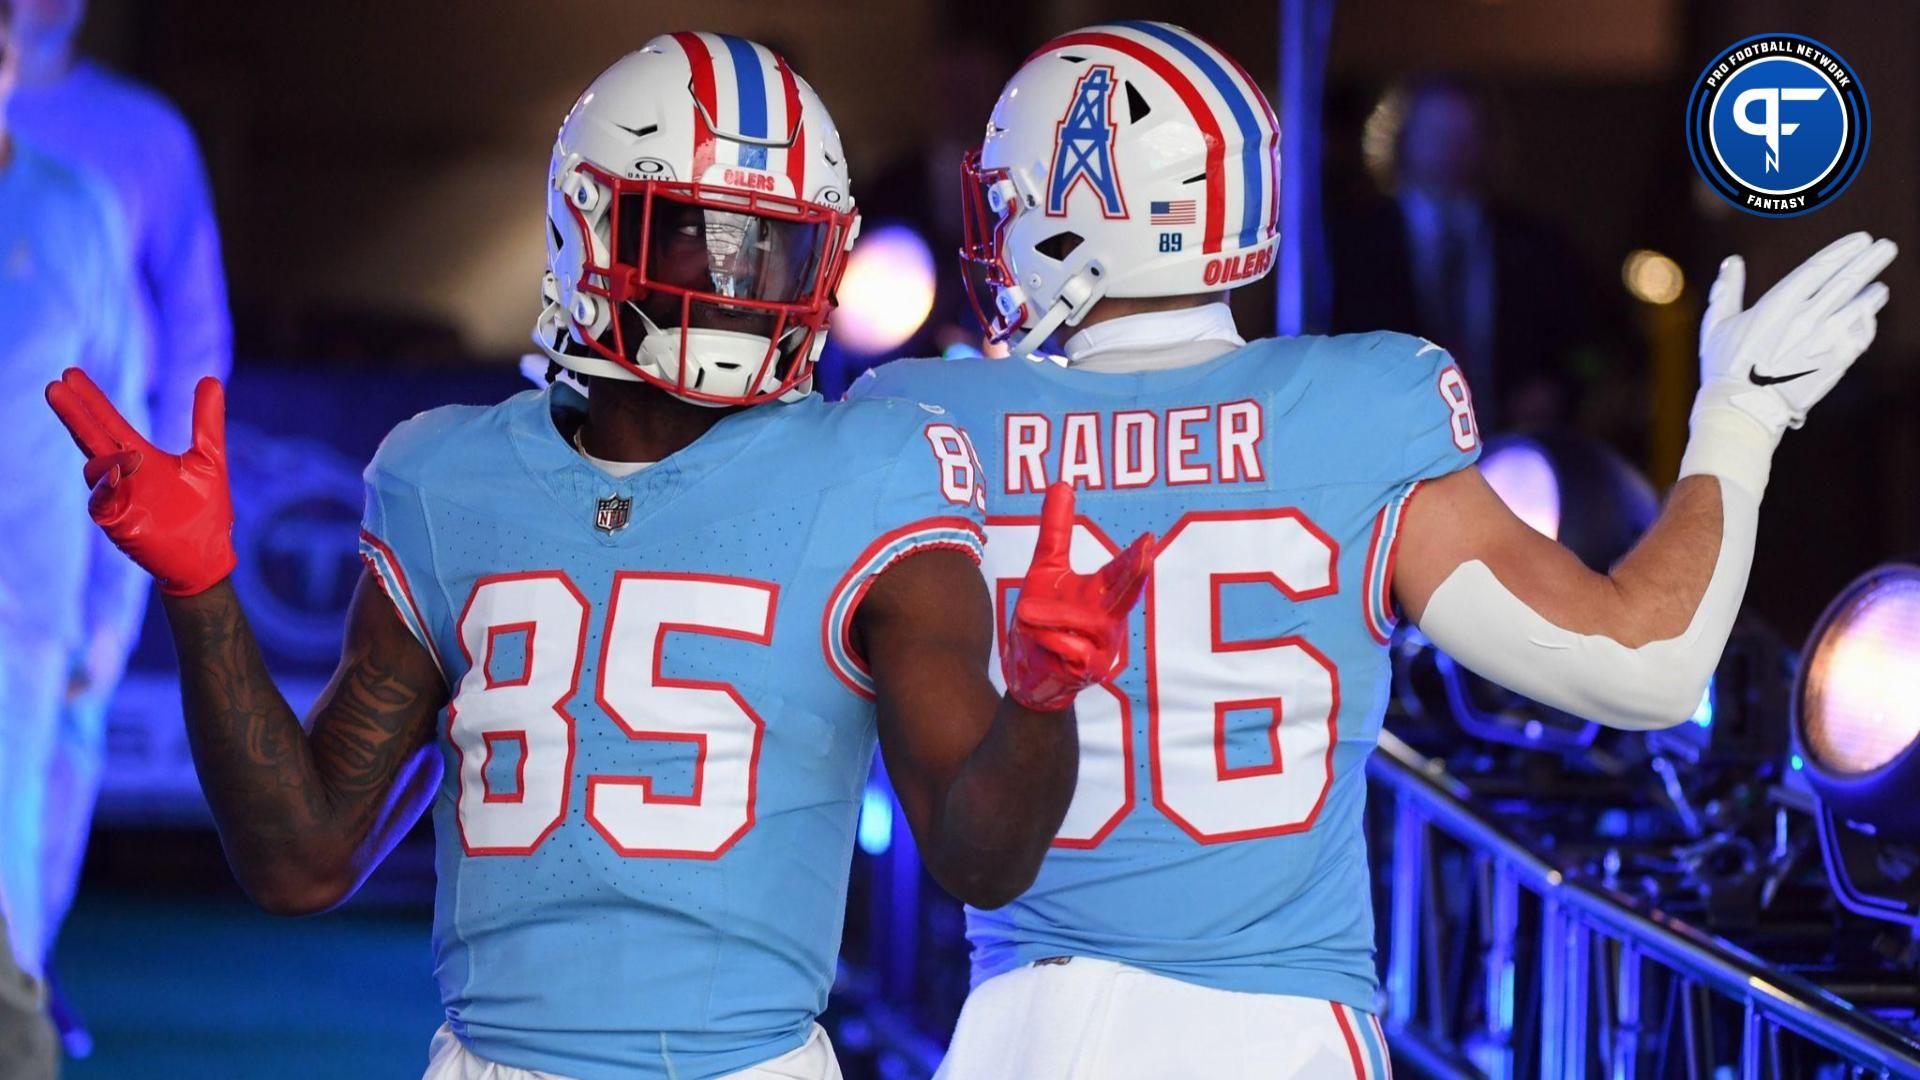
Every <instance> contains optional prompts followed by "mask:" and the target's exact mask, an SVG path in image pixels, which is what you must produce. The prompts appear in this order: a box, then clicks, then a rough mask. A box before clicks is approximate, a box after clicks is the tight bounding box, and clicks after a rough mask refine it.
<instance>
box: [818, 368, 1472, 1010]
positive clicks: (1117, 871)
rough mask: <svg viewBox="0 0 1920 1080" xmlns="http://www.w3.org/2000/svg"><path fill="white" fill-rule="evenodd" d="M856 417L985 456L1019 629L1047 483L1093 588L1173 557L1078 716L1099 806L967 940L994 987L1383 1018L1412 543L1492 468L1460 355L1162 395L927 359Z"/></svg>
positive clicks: (1076, 818)
mask: <svg viewBox="0 0 1920 1080" xmlns="http://www.w3.org/2000/svg"><path fill="white" fill-rule="evenodd" d="M855 394H856V396H860V397H883V396H884V397H897V398H908V399H913V400H917V401H925V402H931V403H934V404H937V405H940V406H943V407H944V408H945V409H946V410H947V412H948V414H949V415H950V416H951V417H952V418H953V419H954V420H955V421H956V422H957V423H959V424H961V425H962V426H964V427H965V428H966V429H967V430H969V431H970V432H971V433H972V434H973V436H974V439H975V442H976V443H977V445H978V449H979V451H980V456H981V459H982V462H983V465H984V470H985V477H986V486H987V490H988V497H989V499H990V500H992V505H993V510H994V514H993V515H992V516H989V518H988V519H987V521H988V526H987V531H988V536H989V541H990V542H989V544H988V547H987V558H986V561H985V563H984V565H983V571H984V572H985V573H986V574H987V576H988V580H989V582H990V583H994V584H995V585H996V588H995V594H996V597H997V598H998V600H999V602H1000V604H1001V605H1002V616H1001V618H1002V619H1004V618H1005V614H1004V612H1005V610H1006V605H1007V604H1009V603H1010V602H1011V593H1012V591H1013V590H1014V589H1015V588H1017V585H1018V581H1019V578H1020V574H1021V571H1022V569H1023V568H1024V567H1025V566H1026V562H1027V559H1028V558H1029V557H1030V554H1031V551H1032V547H1033V542H1034V537H1035V534H1036V532H1037V530H1036V528H1035V520H1036V519H1035V516H1034V515H1036V514H1037V513H1038V512H1039V506H1040V500H1041V493H1042V491H1043V490H1044V488H1045V486H1046V485H1047V483H1049V482H1051V481H1054V480H1067V481H1070V482H1073V483H1074V484H1075V485H1076V486H1077V487H1078V488H1079V503H1078V505H1079V510H1080V513H1081V514H1082V525H1081V528H1080V529H1079V530H1078V531H1077V533H1076V536H1075V544H1074V550H1073V559H1074V562H1075V564H1076V569H1082V570H1084V569H1086V568H1089V567H1091V566H1095V565H1098V564H1099V563H1100V562H1102V561H1104V560H1105V559H1106V558H1107V557H1108V555H1109V553H1110V552H1114V551H1117V550H1118V549H1119V546H1120V545H1123V544H1125V543H1126V542H1127V541H1129V540H1131V539H1132V538H1133V537H1134V536H1135V535H1136V534H1138V533H1140V532H1141V531H1143V530H1149V529H1150V530H1153V531H1154V532H1155V533H1157V534H1158V535H1159V536H1160V538H1161V546H1160V549H1159V553H1158V555H1157V558H1156V561H1155V564H1154V571H1153V578H1152V580H1151V582H1150V583H1149V585H1148V588H1147V596H1146V602H1145V603H1144V604H1143V605H1142V610H1141V611H1139V612H1137V613H1136V614H1135V615H1134V625H1133V632H1132V637H1131V644H1130V654H1129V656H1128V658H1127V664H1126V667H1125V668H1124V670H1123V671H1122V672H1121V673H1120V674H1119V675H1118V676H1117V677H1116V678H1115V679H1113V680H1112V682H1111V683H1110V684H1109V685H1107V686H1105V687H1099V688H1094V689H1090V690H1088V691H1086V692H1083V693H1082V694H1081V695H1080V697H1079V699H1078V702H1077V704H1076V708H1077V711H1078V713H1079V719H1080V752H1081V761H1080V779H1079V787H1078V788H1077V790H1076V791H1075V794H1074V801H1073V804H1072V807H1071V809H1070V810H1069V811H1068V814H1067V820H1066V824H1065V825H1064V826H1063V828H1062V829H1061V832H1060V835H1059V837H1058V838H1057V839H1056V840H1055V841H1054V845H1053V849H1052V850H1051V851H1050V852H1049V854H1048V856H1047V859H1046V862H1045V864H1044V866H1043V867H1042V869H1041V871H1040V877H1039V880H1038V881H1037V882H1036V883H1035V884H1034V886H1033V888H1032V889H1030V890H1028V892H1027V893H1026V895H1024V896H1022V897H1021V898H1020V899H1018V900H1016V901H1014V902H1013V903H1012V904H1009V905H1007V906H1006V907H1004V908H1001V909H1000V910H997V911H969V913H968V934H969V937H970V938H971V939H972V941H973V947H974V980H975V982H976V983H977V982H979V981H981V980H984V979H987V978H990V977H992V976H994V975H997V974H999V973H1001V972H1003V971H1006V970H1009V969H1011V968H1013V967H1017V966H1019V965H1022V964H1026V963H1029V962H1032V961H1034V960H1038V959H1043V958H1047V957H1054V956H1092V957H1099V958H1102V959H1108V960H1115V961H1119V962H1122V963H1127V964H1132V965H1135V966H1138V967H1142V968H1146V969H1149V970H1152V971H1155V972H1159V973H1162V974H1165V975H1169V976H1172V977H1175V978H1180V979H1185V980H1189V981H1191V982H1196V983H1201V984H1204V985H1207V986H1213V987H1219V988H1223V989H1228V990H1238V991H1250V992H1260V993H1277V994H1293V995H1299V996H1303V997H1314V998H1323V999H1327V1000H1332V1001H1338V1002H1343V1003H1345V1004H1347V1005H1351V1006H1354V1007H1358V1008H1363V1009H1370V1008H1372V1007H1373V1005H1374V989H1375V985H1376V974H1375V967H1374V959H1373V941H1374V937H1373V918H1372V911H1371V903H1370V893H1369V885H1368V877H1367V865H1366V863H1367V858H1366V846H1365V839H1364V836H1363V834H1362V830H1361V825H1362V822H1361V815H1362V811H1363V809H1364V806H1365V800H1366V775H1365V770H1364V765H1365V763H1366V759H1367V755H1368V754H1370V753H1371V752H1372V751H1373V747H1374V742H1375V739H1376V737H1377V736H1378V734H1379V730H1380V721H1381V717H1382V715H1383V714H1384V712H1385V710H1386V706H1387V694H1388V679H1389V664H1388V656H1387V650H1386V642H1387V638H1388V635H1389V633H1390V632H1391V629H1392V625H1393V613H1392V604H1391V599H1390V597H1391V593H1390V589H1391V586H1390V578H1391V574H1392V563H1393V551H1394V539H1395V536H1396V529H1397V526H1398V523H1399V516H1400V512H1401V509H1402V507H1403V506H1404V505H1405V503H1406V499H1407V496H1408V494H1409V493H1410V492H1411V490H1412V489H1413V487H1414V485H1416V484H1417V483H1418V482H1419V481H1421V480H1422V479H1425V478H1429V477H1435V476H1441V475H1444V474H1446V473H1450V472H1453V471H1455V470H1458V469H1460V468H1463V467H1465V466H1467V465H1468V464H1470V463H1472V462H1473V461H1474V459H1475V458H1476V457H1477V456H1478V454H1479V441H1478V435H1477V432H1476V431H1475V428H1474V426H1473V419H1472V411H1471V405H1470V403H1469V400H1468V395H1467V389H1466V384H1465V383H1464V381H1462V380H1461V378H1460V375H1459V373H1458V371H1456V370H1455V369H1454V367H1453V364H1452V361H1451V360H1450V359H1449V358H1448V356H1447V354H1446V353H1445V352H1444V351H1443V350H1441V349H1440V348H1439V347H1438V346H1435V345H1431V344H1428V343H1426V342H1424V341H1421V340H1419V339H1417V338H1411V337H1406V336H1403V335H1399V334H1366V335H1355V336H1349V337H1333V338H1320V337H1302V338H1283V339H1275V340H1266V341H1257V342H1254V343H1252V344H1249V345H1245V346H1243V347H1240V348H1237V349H1234V350H1233V351H1231V352H1228V353H1226V354H1225V355H1222V356H1220V357H1218V358H1216V359H1213V360H1209V361H1206V362H1204V363H1200V364H1195V365H1192V366H1188V367H1182V368H1175V369H1171V370H1159V371H1148V372H1141V373H1135V374H1112V373H1099V372H1090V371H1080V370H1074V369H1071V368H1061V367H1057V366H1055V365H1053V364H1051V363H1034V362H1027V361H1018V360H1013V361H1006V360H1003V361H994V360H978V359H974V360H953V361H943V360H909V361H901V362H898V363H895V364H890V365H888V366H886V367H884V368H881V369H879V370H878V371H877V372H876V373H875V374H874V376H873V377H872V378H870V379H867V380H863V382H862V383H861V384H858V385H856V387H855Z"/></svg>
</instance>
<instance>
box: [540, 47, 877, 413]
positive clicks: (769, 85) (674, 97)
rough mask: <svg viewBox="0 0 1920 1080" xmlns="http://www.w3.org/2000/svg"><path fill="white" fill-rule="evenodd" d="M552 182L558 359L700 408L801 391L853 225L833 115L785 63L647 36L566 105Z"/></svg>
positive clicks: (765, 54)
mask: <svg viewBox="0 0 1920 1080" xmlns="http://www.w3.org/2000/svg"><path fill="white" fill-rule="evenodd" d="M547 181H548V183H547V186H548V192H547V274H546V277H545V280H544V282H543V289H542V291H543V299H544V301H545V307H544V310H543V311H542V313H541V315H540V320H539V323H538V324H537V325H536V327H535V330H534V341H535V342H536V343H537V344H538V345H539V346H540V347H541V349H542V351H544V352H545V353H546V354H547V355H548V356H549V357H550V358H552V359H553V361H554V362H556V363H558V364H559V365H560V366H562V367H564V368H568V369H570V370H572V371H575V372H579V373H581V374H585V375H593V376H597V377H601V378H612V379H625V380H631V381H641V382H646V383H650V384H652V385H654V386H657V387H659V388H660V389H662V390H665V391H666V392H667V393H670V394H672V395H674V396H675V397H678V398H681V399H683V400H686V401H691V402H695V403H698V404H701V405H711V406H726V405H749V404H756V403H760V402H765V401H775V400H779V401H790V400H794V399H797V398H799V397H802V396H804V395H806V394H807V393H808V392H809V391H810V390H811V388H812V383H813V365H814V362H815V360H816V359H818V357H819V355H820V350H821V349H822V348H823V347H824V346H825V345H826V335H827V319H828V316H829V314H830V313H831V311H832V308H833V304H834V299H833V290H834V287H835V286H836V285H837V284H838V283H839V280H840V275H841V273H842V272H843V271H844V270H845V268H846V253H847V250H848V248H849V247H851V246H852V243H853V238H854V235H855V234H856V233H857V232H858V228H859V223H858V214H857V212H856V211H855V209H854V204H853V195H852V192H851V190H850V188H849V186H848V181H847V168H846V158H845V155H844V154H843V153H842V152H841V148H840V135H839V132H838V131H837V130H836V129H835V128H834V124H833V118H832V117H830V116H829V115H827V110H826V106H824V105H822V104H821V103H820V99H819V98H818V97H817V96H815V94H814V92H813V88H812V87H810V86H808V85H807V84H806V83H805V82H804V81H803V80H801V79H800V77H799V76H797V75H795V74H794V72H793V69H792V68H790V67H788V66H787V62H786V61H785V60H784V59H782V58H781V57H780V56H778V55H777V54H775V53H774V52H773V51H772V50H770V49H768V48H767V47H766V46H764V45H758V44H755V43H753V42H751V41H747V40H745V39H743V38H737V37H732V36H728V35H724V34H694V33H679V34H667V35H663V36H661V37H657V38H654V39H653V40H652V41H649V42H647V44H646V45H645V46H644V47H642V48H641V49H640V50H639V51H638V52H634V53H630V54H628V55H627V56H625V57H623V58H621V59H620V60H619V61H617V62H615V63H614V65H613V66H612V67H610V68H608V69H607V70H606V71H605V72H603V73H602V74H601V75H600V77H599V78H597V79H595V80H594V81H593V85H592V86H589V87H588V88H587V91H586V93H584V94H582V95H580V99H579V100H578V101H576V102H575V103H574V106H573V109H572V110H571V111H570V112H569V113H568V114H567V118H566V121H565V122H564V123H563V124H562V125H561V127H560V135H559V139H558V141H556V142H555V143H554V147H553V160H552V163H551V165H550V166H549V168H548V173H547Z"/></svg>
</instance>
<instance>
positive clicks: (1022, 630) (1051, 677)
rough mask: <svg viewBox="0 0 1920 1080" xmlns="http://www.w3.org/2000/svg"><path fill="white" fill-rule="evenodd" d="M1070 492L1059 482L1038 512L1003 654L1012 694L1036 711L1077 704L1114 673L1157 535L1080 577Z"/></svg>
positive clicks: (1148, 535) (1144, 538) (1002, 666)
mask: <svg viewBox="0 0 1920 1080" xmlns="http://www.w3.org/2000/svg"><path fill="white" fill-rule="evenodd" d="M1072 542H1073V488H1072V487H1071V486H1069V485H1067V484H1054V485H1053V486H1052V487H1050V488H1048V489H1047V501H1046V504H1045V505H1044V506H1042V507H1041V509H1040V539H1039V541H1038V542H1037V543H1036V544H1035V545H1034V549H1033V564H1032V565H1031V566H1029V567H1027V576H1026V578H1025V579H1024V580H1022V581H1021V583H1020V600H1019V602H1018V603H1016V604H1015V605H1014V606H1013V626H1012V628H1011V629H1009V630H1008V631H1007V638H1006V641H1005V643H1004V644H1003V646H1002V648H1001V650H1000V671H1001V673H1002V674H1003V675H1005V676H1006V680H1007V696H1008V697H1010V698H1012V699H1013V700H1015V701H1017V702H1019V703H1020V704H1021V705H1024V706H1026V707H1027V708H1029V709H1033V710H1035V711H1038V712H1055V711H1058V710H1060V709H1064V708H1066V707H1067V706H1069V705H1071V704H1073V698H1074V695H1076V694H1078V693H1079V692H1080V691H1082V690H1084V689H1086V688H1087V687H1089V686H1092V685H1093V684H1094V683H1097V682H1099V681H1100V680H1102V679H1105V678H1107V677H1109V676H1111V675H1112V674H1113V673H1114V670H1115V669H1116V668H1117V667H1118V666H1119V664H1120V647H1121V645H1122V644H1123V643H1124V642H1125V641H1126V639H1127V613H1128V612H1129V611H1132V610H1133V605H1134V601H1136V600H1138V599H1139V598H1140V590H1141V589H1142V588H1143V587H1145V585H1146V582H1147V571H1148V570H1149V569H1150V568H1151V567H1152V565H1153V548H1154V541H1153V534H1152V533H1142V534H1141V535H1140V538H1139V539H1137V540H1135V541H1134V542H1133V543H1132V545H1131V546H1129V547H1128V548H1127V550H1125V551H1123V552H1121V553H1120V554H1119V555H1117V556H1115V557H1114V559H1113V561H1111V562H1109V563H1107V565H1106V566H1104V567H1102V568H1101V569H1100V570H1099V572H1097V573H1094V574H1076V573H1074V572H1073V570H1072V569H1071V568H1070V567H1069V564H1068V559H1067V553H1068V551H1069V550H1070V549H1071V546H1072Z"/></svg>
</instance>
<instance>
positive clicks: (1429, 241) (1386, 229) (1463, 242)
mask: <svg viewBox="0 0 1920 1080" xmlns="http://www.w3.org/2000/svg"><path fill="white" fill-rule="evenodd" d="M1402 96H1403V100H1404V104H1403V106H1402V107H1403V110H1404V111H1403V113H1402V119H1401V123H1400V127H1399V130H1398V132H1397V135H1396V137H1395V139H1394V143H1393V146H1394V154H1393V174H1394V192H1393V195H1392V197H1391V198H1390V199H1387V200H1376V201H1375V202H1374V203H1373V204H1372V205H1371V206H1369V207H1367V208H1365V209H1363V210H1361V211H1359V212H1357V213H1354V214H1351V215H1348V216H1345V217H1343V218H1337V219H1336V220H1335V221H1334V223H1333V229H1332V232H1333V234H1334V235H1333V237H1332V240H1333V242H1332V243H1330V244H1329V245H1328V250H1329V253H1330V255H1331V257H1332V260H1333V266H1332V270H1333V330H1334V332H1336V333H1353V332H1365V331H1373V330H1398V331H1401V332H1404V333H1410V334H1417V335H1419V336H1421V337H1425V338H1427V339H1429V340H1431V341H1433V342H1435V343H1437V344H1439V345H1440V346H1442V347H1443V348H1445V349H1446V350H1447V351H1448V352H1449V353H1451V354H1452V355H1453V357H1454V359H1455V361H1457V362H1458V363H1459V365H1460V369H1461V372H1462V373H1463V374H1464V375H1465V376H1466V379H1467V382H1468V384H1469V385H1471V386H1472V387H1473V388H1474V396H1475V407H1476V408H1477V409H1478V410H1479V414H1480V415H1479V419H1480V423H1481V425H1482V426H1483V427H1484V428H1485V429H1487V430H1490V431H1497V430H1504V429H1509V428H1525V427H1544V426H1548V425H1551V424H1555V423H1558V422H1560V421H1562V420H1565V419H1567V416H1568V412H1569V410H1570V405H1571V402H1570V400H1569V399H1570V397H1571V391H1572V382H1573V377H1574V373H1575V362H1576V359H1577V357H1578V355H1579V354H1580V353H1581V352H1582V351H1583V350H1585V349H1587V348H1589V347H1591V346H1592V345H1593V344H1594V343H1595V337H1596V334H1595V325H1596V317H1595V316H1594V314H1593V313H1592V311H1591V310H1590V306H1591V305H1590V303H1589V301H1588V293H1587V290H1586V289H1584V288H1583V287H1582V286H1583V282H1582V281H1581V280H1580V278H1581V275H1580V274H1579V273H1577V272H1575V268H1576V267H1578V265H1579V261H1578V259H1577V258H1576V257H1575V256H1574V254H1573V252H1572V250H1571V248H1570V246H1569V244H1568V243H1567V241H1566V239H1565V238H1564V237H1563V236H1561V235H1560V234H1559V233H1558V232H1556V231H1555V230H1554V229H1552V228H1551V227H1549V226H1547V225H1546V224H1545V223H1543V222H1539V221H1536V220H1533V219H1531V218H1529V217H1527V216H1525V215H1523V214H1521V213H1519V212H1518V211H1516V210H1514V209H1513V208H1511V207H1508V206H1505V205H1503V204H1502V203H1500V202H1499V201H1498V200H1497V199H1495V198H1494V197H1493V194H1492V192H1491V184H1490V180H1491V176H1490V173H1491V171H1492V170H1491V168H1490V165H1491V161H1492V157H1493V155H1492V144H1493V132H1492V130H1491V127H1492V125H1491V122H1490V119H1489V110H1488V107H1487V104H1486V100H1485V98H1484V96H1483V95H1482V94H1481V93H1479V92H1478V91H1476V90H1475V89H1474V88H1473V87H1471V86H1469V85H1468V84H1466V83H1464V82H1461V81H1459V80H1456V79H1452V78H1446V77H1440V76H1431V77H1428V78H1426V79H1423V80H1420V81H1417V82H1415V83H1413V84H1412V85H1411V86H1409V87H1407V88H1406V90H1405V91H1403V95H1402ZM1343 255H1344V257H1343Z"/></svg>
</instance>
